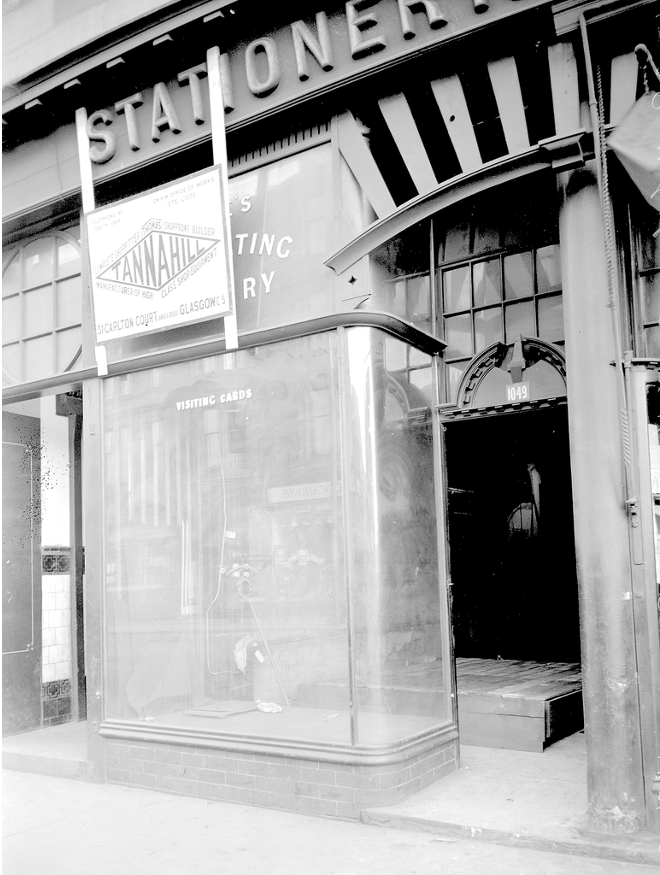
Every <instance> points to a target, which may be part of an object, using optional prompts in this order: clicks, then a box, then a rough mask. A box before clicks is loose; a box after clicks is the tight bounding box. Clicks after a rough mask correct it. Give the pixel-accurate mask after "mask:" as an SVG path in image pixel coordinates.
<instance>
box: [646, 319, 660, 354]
mask: <svg viewBox="0 0 660 875" xmlns="http://www.w3.org/2000/svg"><path fill="white" fill-rule="evenodd" d="M644 343H645V346H646V351H645V352H646V355H647V356H648V357H649V358H656V357H660V326H658V325H652V326H651V327H650V328H645V329H644Z"/></svg>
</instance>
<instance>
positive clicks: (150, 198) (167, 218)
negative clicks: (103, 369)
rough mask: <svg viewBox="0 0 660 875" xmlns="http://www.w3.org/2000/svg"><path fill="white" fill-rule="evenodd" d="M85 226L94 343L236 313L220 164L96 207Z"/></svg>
mask: <svg viewBox="0 0 660 875" xmlns="http://www.w3.org/2000/svg"><path fill="white" fill-rule="evenodd" d="M87 233H88V242H89V256H90V267H91V283H92V301H93V306H94V324H95V329H96V342H97V343H105V342H106V341H110V340H116V339H118V338H122V337H128V336H131V335H134V334H144V333H146V332H150V331H156V330H160V329H163V328H172V327H174V326H177V325H184V324H187V323H190V322H197V321H200V320H202V319H207V318H210V317H218V316H227V315H229V314H230V313H233V312H234V303H233V294H232V289H231V282H230V280H229V270H228V264H227V255H226V252H227V250H226V245H227V239H226V237H227V235H228V234H229V229H225V228H224V227H223V210H222V182H221V176H220V169H219V168H217V167H215V168H212V169H210V170H207V171H204V172H202V173H198V174H195V175H194V176H190V177H186V178H185V179H180V180H178V181H177V182H176V183H173V184H171V185H167V186H162V187H160V188H156V189H153V190H151V191H149V192H147V193H146V194H143V195H138V196H136V197H134V198H129V199H127V200H124V201H121V202H119V203H115V204H113V205H112V206H108V207H103V208H101V209H98V210H94V211H93V212H90V213H89V214H88V215H87ZM229 251H230V250H229Z"/></svg>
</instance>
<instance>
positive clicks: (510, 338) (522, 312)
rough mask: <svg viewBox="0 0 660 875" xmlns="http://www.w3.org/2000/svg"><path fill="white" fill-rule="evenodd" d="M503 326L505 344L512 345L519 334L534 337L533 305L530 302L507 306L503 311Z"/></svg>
mask: <svg viewBox="0 0 660 875" xmlns="http://www.w3.org/2000/svg"><path fill="white" fill-rule="evenodd" d="M504 325H505V330H506V342H507V343H513V342H514V341H515V339H516V338H517V337H518V335H519V334H522V335H523V336H524V337H534V335H535V327H534V304H533V303H532V301H526V302H525V303H524V304H508V305H507V307H506V309H505V315H504Z"/></svg>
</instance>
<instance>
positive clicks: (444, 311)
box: [369, 174, 660, 401]
mask: <svg viewBox="0 0 660 875" xmlns="http://www.w3.org/2000/svg"><path fill="white" fill-rule="evenodd" d="M370 266H371V271H372V288H373V289H374V293H373V294H372V297H371V299H370V301H369V306H373V307H374V308H376V309H382V310H387V311H389V312H392V313H395V314H396V315H397V316H400V317H402V318H404V319H407V320H409V321H410V322H413V323H414V324H416V325H418V326H419V327H420V328H422V329H424V330H425V331H429V332H430V333H432V334H436V335H438V336H440V337H442V338H443V339H444V340H445V342H446V343H447V350H446V353H445V388H444V397H445V400H446V401H455V400H456V390H457V388H458V384H459V382H460V379H461V376H462V374H463V372H464V371H465V369H466V367H467V366H468V364H469V362H470V361H471V360H472V358H473V357H474V356H475V355H477V354H478V353H480V352H481V351H482V350H484V349H486V348H487V347H488V346H490V345H491V344H493V343H496V342H498V341H500V342H504V343H508V344H509V343H514V342H515V340H516V338H517V337H518V335H523V336H526V337H539V338H541V339H542V340H546V341H549V342H551V343H555V344H558V345H559V346H563V343H564V316H563V306H562V288H561V262H560V252H559V229H558V207H557V194H556V185H555V180H554V177H553V176H552V175H551V174H547V175H544V174H539V175H537V176H535V177H534V179H524V180H518V181H516V182H514V183H510V184H509V185H507V186H501V187H498V188H497V189H496V190H495V191H492V192H485V193H484V194H482V195H480V196H478V197H476V198H474V199H473V200H472V201H470V202H466V203H462V204H459V205H457V206H455V207H451V208H449V209H446V210H443V211H442V213H439V214H438V215H436V217H435V218H434V220H433V222H432V224H429V223H426V222H423V223H420V224H419V225H417V226H415V227H413V228H409V229H408V230H406V231H405V232H404V233H402V234H401V235H399V236H398V237H396V238H394V239H392V240H390V241H388V243H386V244H385V245H384V246H382V247H380V248H379V249H378V250H376V251H375V252H373V253H372V255H371V258H370ZM659 344H660V338H659ZM406 356H407V358H406V361H400V362H392V361H391V360H390V359H391V356H390V357H389V358H388V367H392V368H397V369H398V370H399V372H400V373H401V375H404V374H405V376H406V379H407V380H408V382H410V383H412V384H413V385H415V386H417V387H418V388H420V389H422V390H424V389H425V388H427V387H429V386H430V372H428V371H427V372H426V373H423V372H421V371H420V370H419V365H418V363H416V362H415V361H414V350H410V351H407V352H406Z"/></svg>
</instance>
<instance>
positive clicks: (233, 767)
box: [106, 739, 458, 818]
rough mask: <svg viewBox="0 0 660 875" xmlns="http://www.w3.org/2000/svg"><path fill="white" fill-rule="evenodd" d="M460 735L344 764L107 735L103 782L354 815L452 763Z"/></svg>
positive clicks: (431, 779) (398, 796) (402, 795)
mask: <svg viewBox="0 0 660 875" xmlns="http://www.w3.org/2000/svg"><path fill="white" fill-rule="evenodd" d="M457 744H458V743H457V741H456V740H453V741H450V742H445V743H444V744H443V745H442V746H441V747H437V748H435V749H433V750H430V751H425V752H424V753H422V754H418V755H416V756H414V757H411V758H410V759H409V760H407V761H405V762H403V763H395V764H391V765H374V766H371V765H344V764H339V763H329V762H324V761H320V760H307V759H295V758H292V757H275V756H266V755H262V754H247V753H235V752H224V751H219V750H209V749H207V748H194V747H180V746H175V745H169V744H163V745H160V744H155V743H152V742H148V743H145V742H139V741H127V740H124V739H108V740H107V742H106V757H107V760H106V765H107V780H108V781H109V782H111V783H117V784H132V785H134V786H138V787H149V788H151V789H153V790H163V791H166V792H168V793H179V794H182V795H186V796H198V797H205V798H209V799H218V800H222V801H224V802H240V803H244V804H248V805H261V806H264V807H267V808H282V809H286V810H289V811H301V812H305V813H308V814H317V815H326V816H330V817H343V818H356V817H359V814H360V811H361V810H362V809H363V808H370V807H373V806H376V805H391V804H393V803H395V802H400V801H402V800H404V799H407V798H408V797H409V796H411V795H412V794H413V793H417V792H418V791H419V790H421V789H422V788H424V787H427V786H429V785H430V784H433V783H435V782H436V781H438V780H439V779H440V778H442V777H444V776H445V775H448V774H450V773H451V772H453V771H454V770H455V769H456V767H457V756H456V752H457Z"/></svg>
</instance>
